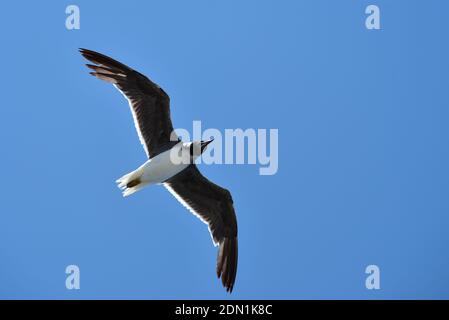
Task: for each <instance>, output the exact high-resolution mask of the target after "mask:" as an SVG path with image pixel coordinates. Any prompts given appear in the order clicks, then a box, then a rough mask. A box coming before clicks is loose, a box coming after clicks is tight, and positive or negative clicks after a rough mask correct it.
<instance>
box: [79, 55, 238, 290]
mask: <svg viewBox="0 0 449 320" xmlns="http://www.w3.org/2000/svg"><path fill="white" fill-rule="evenodd" d="M80 52H81V54H82V55H83V56H84V57H85V58H86V59H88V60H90V61H91V62H92V63H94V64H87V66H88V67H89V68H90V69H92V70H93V72H91V74H92V75H93V76H95V77H97V78H99V79H101V80H104V81H106V82H109V83H111V84H113V85H114V86H115V87H116V88H117V89H118V90H119V91H120V92H121V93H122V94H123V95H124V96H125V98H126V99H127V100H128V103H129V106H130V109H131V112H132V115H133V118H134V124H135V126H136V130H137V133H138V136H139V139H140V141H141V143H142V145H143V147H144V149H145V152H146V154H147V156H148V160H147V161H146V162H145V163H144V164H143V165H141V166H140V167H139V168H138V169H136V170H135V171H133V172H131V173H129V174H127V175H125V176H123V177H121V178H120V179H118V180H117V183H118V186H119V187H120V188H121V189H122V190H123V195H124V196H128V195H131V194H133V193H135V192H137V191H139V190H141V189H142V188H143V187H145V186H148V185H152V184H163V185H164V186H165V187H166V188H167V189H168V191H170V193H171V194H173V196H174V197H175V198H176V199H177V200H178V201H179V202H180V203H181V204H183V205H184V206H185V207H186V208H187V209H189V211H191V212H192V213H193V214H194V215H196V216H197V217H198V218H200V219H201V220H202V221H203V222H204V223H206V224H207V225H208V227H209V231H210V233H211V236H212V240H213V243H214V245H216V246H219V250H218V257H217V275H218V277H221V280H222V283H223V285H224V286H225V288H226V290H227V291H229V292H232V289H233V288H234V283H235V278H236V274H237V260H238V241H237V218H236V216H235V211H234V205H233V200H232V197H231V193H230V192H229V191H228V190H226V189H224V188H222V187H220V186H218V185H216V184H215V183H213V182H211V181H209V180H208V179H207V178H205V177H204V176H203V175H202V174H201V173H200V171H199V170H198V168H197V167H196V165H195V159H196V158H198V157H199V156H200V155H201V154H202V152H203V151H204V150H205V149H206V147H207V145H208V144H209V143H210V142H211V141H212V140H207V141H193V142H181V140H180V139H179V138H178V137H177V135H176V134H175V133H174V130H173V125H172V123H171V118H170V98H169V97H168V95H167V94H166V93H165V91H164V90H162V89H161V88H160V87H159V86H158V85H157V84H155V83H154V82H152V81H151V80H150V79H148V78H147V77H145V76H144V75H143V74H141V73H139V72H137V71H135V70H133V69H131V68H130V67H128V66H126V65H124V64H122V63H120V62H118V61H116V60H114V59H112V58H110V57H108V56H105V55H103V54H101V53H98V52H95V51H92V50H87V49H80Z"/></svg>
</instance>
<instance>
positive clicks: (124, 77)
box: [80, 49, 177, 157]
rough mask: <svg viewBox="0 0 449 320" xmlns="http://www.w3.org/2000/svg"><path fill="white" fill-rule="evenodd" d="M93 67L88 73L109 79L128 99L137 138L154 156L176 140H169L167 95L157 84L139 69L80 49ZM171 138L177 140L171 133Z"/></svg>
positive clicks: (170, 130) (169, 124) (151, 155)
mask: <svg viewBox="0 0 449 320" xmlns="http://www.w3.org/2000/svg"><path fill="white" fill-rule="evenodd" d="M80 52H81V54H82V55H83V57H84V58H86V59H87V60H89V61H91V62H93V63H95V64H96V65H91V64H87V66H88V67H89V68H90V69H92V70H93V72H91V73H90V74H91V75H93V76H95V77H97V78H99V79H101V80H104V81H107V82H110V83H112V84H113V85H114V86H115V87H116V88H117V89H118V90H119V91H120V92H121V93H122V94H123V95H124V96H125V97H126V99H127V100H128V102H129V106H130V108H131V112H132V114H133V118H134V125H135V126H136V130H137V133H138V135H139V138H140V142H141V143H142V145H143V146H144V149H145V151H146V153H147V155H148V157H153V156H155V155H157V154H158V153H160V152H161V151H163V150H164V149H165V148H169V147H171V146H172V145H173V144H175V143H176V142H173V141H171V140H170V135H171V134H172V132H173V125H172V123H171V119H170V98H169V97H168V95H167V94H166V93H165V92H164V90H162V89H161V88H160V87H159V86H158V85H157V84H155V83H154V82H152V81H151V80H150V79H148V78H147V77H145V76H144V75H142V74H141V73H139V72H137V71H135V70H133V69H131V68H129V67H127V66H125V65H124V64H122V63H120V62H118V61H116V60H114V59H112V58H109V57H107V56H105V55H103V54H101V53H98V52H95V51H91V50H87V49H80ZM172 138H173V139H172V140H177V136H176V135H175V134H173V136H172Z"/></svg>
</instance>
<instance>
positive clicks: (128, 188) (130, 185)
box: [116, 168, 147, 197]
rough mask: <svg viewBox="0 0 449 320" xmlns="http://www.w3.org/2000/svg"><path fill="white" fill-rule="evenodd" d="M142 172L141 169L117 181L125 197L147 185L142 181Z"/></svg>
mask: <svg viewBox="0 0 449 320" xmlns="http://www.w3.org/2000/svg"><path fill="white" fill-rule="evenodd" d="M141 177H142V170H141V169H140V168H139V169H137V170H136V171H133V172H131V173H128V174H125V175H124V176H123V177H121V178H119V179H117V181H116V183H117V185H118V187H119V188H120V189H121V190H122V193H123V196H124V197H127V196H129V195H132V194H133V193H135V192H137V191H139V190H140V189H142V188H143V187H145V186H146V185H147V183H144V182H143V181H142V180H141Z"/></svg>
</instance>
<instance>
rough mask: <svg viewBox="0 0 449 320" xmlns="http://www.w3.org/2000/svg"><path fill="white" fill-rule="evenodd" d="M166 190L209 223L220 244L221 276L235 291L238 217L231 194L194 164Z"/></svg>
mask: <svg viewBox="0 0 449 320" xmlns="http://www.w3.org/2000/svg"><path fill="white" fill-rule="evenodd" d="M164 185H165V187H166V188H167V189H168V190H169V191H170V192H171V193H172V194H173V195H174V196H175V198H176V199H178V201H179V202H181V203H182V204H183V205H184V206H185V207H186V208H187V209H189V210H190V211H191V212H192V213H193V214H195V215H196V216H197V217H198V218H200V219H201V220H202V221H203V222H205V223H206V224H208V226H209V231H210V233H211V235H212V239H213V241H214V244H215V245H219V250H218V258H217V275H218V277H221V280H222V282H223V286H225V287H226V290H227V291H229V292H232V289H233V287H234V282H235V277H236V274H237V258H238V245H237V218H236V216H235V212H234V205H233V202H232V197H231V193H230V192H229V191H228V190H226V189H224V188H222V187H220V186H218V185H216V184H214V183H212V182H211V181H209V180H208V179H206V178H205V177H204V176H203V175H202V174H201V172H200V171H199V170H198V168H197V167H196V166H195V165H194V164H192V165H190V166H189V167H188V168H187V169H185V170H183V171H181V172H180V173H178V174H177V175H176V176H174V177H172V178H170V179H168V180H167V181H166V182H164Z"/></svg>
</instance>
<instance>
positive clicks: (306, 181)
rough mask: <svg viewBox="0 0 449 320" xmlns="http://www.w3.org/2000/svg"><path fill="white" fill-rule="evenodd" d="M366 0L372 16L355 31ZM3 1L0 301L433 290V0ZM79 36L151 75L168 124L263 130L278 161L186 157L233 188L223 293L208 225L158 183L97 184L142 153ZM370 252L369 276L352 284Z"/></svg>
mask: <svg viewBox="0 0 449 320" xmlns="http://www.w3.org/2000/svg"><path fill="white" fill-rule="evenodd" d="M69 4H77V5H78V6H79V8H80V10H81V29H80V30H71V31H69V30H67V29H66V28H65V19H66V14H65V8H66V6H67V5H69ZM369 4H376V5H378V6H379V7H380V10H381V27H382V29H381V30H376V31H374V30H367V29H366V28H365V18H366V15H365V13H364V12H365V8H366V6H367V5H369ZM2 9H3V10H2V13H1V17H0V30H1V31H0V33H1V35H2V37H1V38H2V40H1V41H2V50H1V51H0V58H1V61H2V77H1V80H0V81H1V87H2V89H3V90H2V92H3V95H2V103H1V105H2V107H1V108H0V141H1V145H2V156H1V158H0V163H1V165H2V169H3V170H2V174H1V178H2V180H3V181H2V183H1V184H0V194H1V202H0V262H1V263H0V298H44V299H46V298H64V299H66V298H67V299H78V298H85V299H90V298H138V299H146V298H178V299H184V298H186V299H187V298H190V299H199V298H208V299H215V298H219V299H221V298H226V299H228V298H235V299H240V298H246V299H250V298H274V299H281V298H283V299H308V298H320V299H323V298H335V299H343V298H360V299H378V298H386V299H390V298H449V273H448V270H449V250H448V241H449V236H448V232H447V230H448V227H449V200H448V193H449V166H448V164H449V148H448V145H449V126H448V125H447V123H448V119H449V90H448V89H447V85H448V80H447V79H448V74H449V58H448V57H449V44H448V39H449V28H448V26H447V19H446V13H447V12H448V10H449V3H447V1H443V0H441V1H436V0H435V1H380V0H375V1H361V0H360V1H349V0H346V1H317V0H314V1H282V2H279V1H276V2H275V1H273V0H271V1H255V0H254V1H220V2H219V1H215V2H213V3H211V1H205V0H204V1H197V0H195V1H188V2H186V1H166V2H164V3H162V2H161V1H157V2H156V1H145V2H144V1H123V2H122V3H121V4H115V3H114V4H112V3H110V2H106V1H95V2H93V1H76V2H74V3H72V2H70V3H69V2H67V3H64V2H63V1H62V2H61V1H58V2H57V3H56V2H53V3H50V2H48V3H46V4H37V3H34V2H27V3H25V2H8V3H5V4H3V5H2ZM78 47H86V48H89V49H93V50H97V51H100V52H103V53H105V54H108V55H111V56H112V57H114V58H116V59H119V60H121V61H123V62H124V63H127V64H129V65H130V66H132V67H133V68H135V69H137V70H139V71H141V72H142V73H144V74H146V75H148V76H149V77H151V78H152V79H153V80H154V81H156V82H157V83H158V84H159V85H161V86H162V87H163V88H164V89H165V90H166V91H167V92H168V93H169V94H170V96H171V104H172V106H171V110H172V118H173V122H174V125H175V126H176V127H179V128H187V129H189V128H191V127H192V121H193V120H201V121H202V125H203V128H217V129H220V130H224V129H226V128H244V129H245V128H255V129H258V128H264V129H270V128H275V129H279V171H278V173H277V174H276V175H273V176H260V175H259V174H258V166H255V165H215V166H205V165H202V166H201V167H200V169H201V171H202V172H203V173H204V174H205V175H207V177H209V178H210V179H211V180H213V181H215V182H217V183H218V184H220V185H222V186H224V187H226V188H228V189H229V190H231V192H232V195H233V198H234V202H235V207H236V211H237V215H238V222H239V249H240V256H239V269H238V275H237V283H236V286H235V290H234V293H233V294H232V295H231V296H229V295H228V294H226V293H225V290H223V288H222V287H221V284H220V283H219V281H218V280H217V279H216V276H215V258H216V248H214V247H213V245H212V243H211V241H210V236H209V233H208V231H207V228H206V227H205V225H204V224H202V223H201V222H200V221H198V220H197V219H196V218H194V217H193V216H192V215H191V214H190V213H189V212H188V211H187V210H185V209H184V208H183V207H182V206H181V205H180V204H179V203H178V202H177V201H176V200H175V199H174V198H172V196H171V195H170V194H169V193H168V192H167V191H166V190H165V189H164V188H163V187H160V186H154V187H150V188H147V189H145V190H143V191H141V192H139V193H137V194H135V195H134V196H132V197H130V198H126V199H123V198H122V197H121V194H120V191H119V190H118V189H117V187H116V185H115V183H114V181H115V179H116V178H118V177H120V176H121V175H123V174H125V173H127V172H129V171H131V170H134V169H135V168H137V167H138V166H139V165H140V164H142V163H143V162H144V161H145V160H146V159H145V154H144V151H143V149H142V148H141V146H140V144H139V141H138V139H137V136H136V133H135V130H134V127H133V123H132V119H131V115H130V112H129V109H128V107H127V104H126V101H125V100H124V99H123V97H122V96H121V95H120V94H119V93H118V92H117V91H116V90H115V89H114V88H113V87H112V86H110V85H107V84H105V83H103V82H101V81H98V80H96V79H94V78H92V77H90V76H89V75H88V72H87V70H86V68H84V66H83V64H84V63H85V61H84V60H83V59H82V57H81V56H80V55H79V54H78V52H77V48H78ZM70 264H76V265H78V266H79V267H80V270H81V289H80V290H67V289H66V287H65V278H66V274H65V268H66V266H67V265H70ZM370 264H375V265H378V266H379V268H380V271H381V278H380V279H381V280H380V281H381V289H380V290H367V289H366V288H365V278H366V276H367V275H366V274H365V273H364V271H365V267H366V266H368V265H370Z"/></svg>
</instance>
